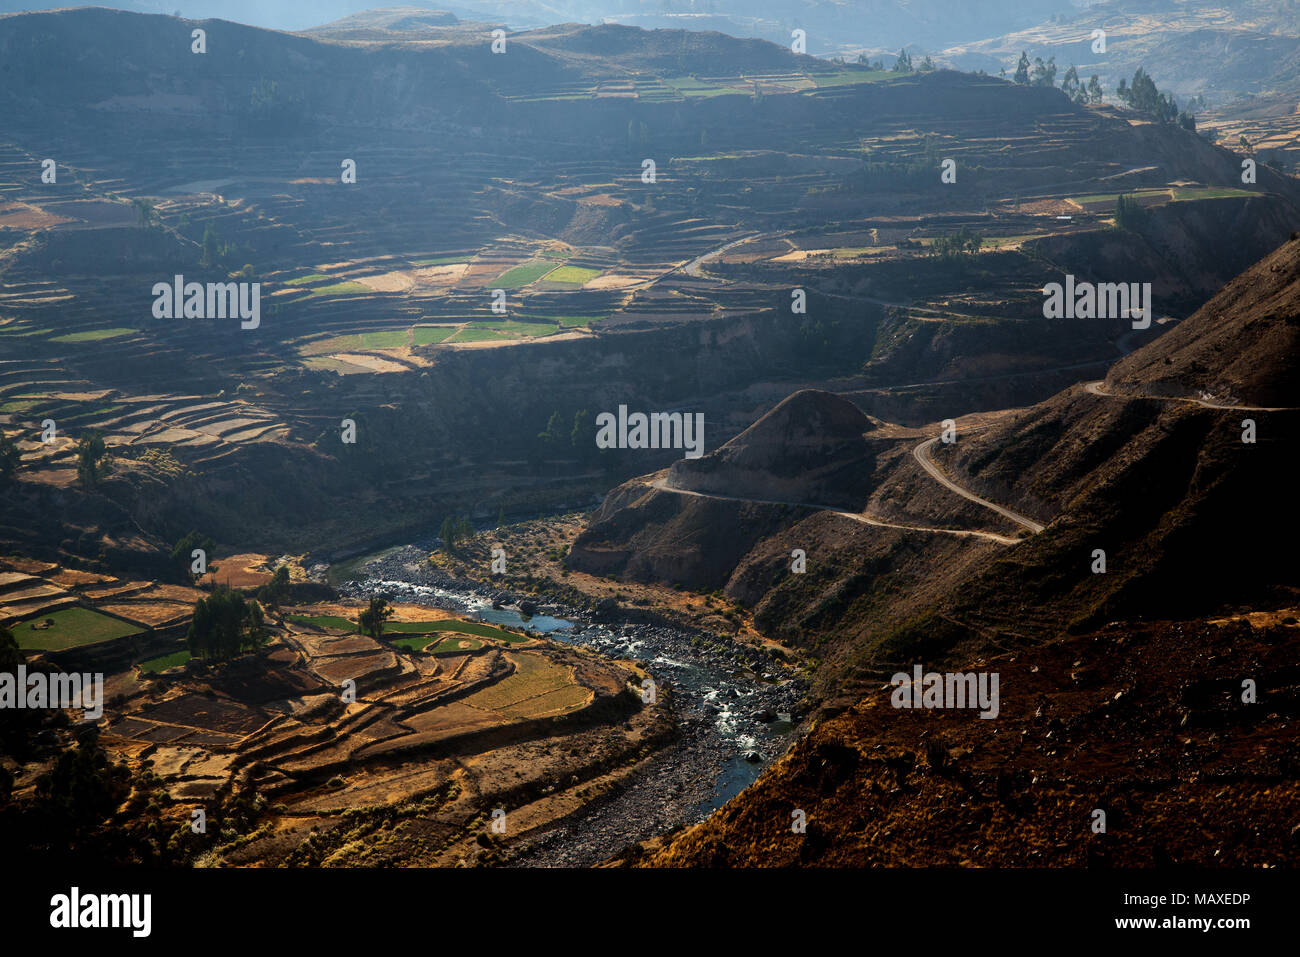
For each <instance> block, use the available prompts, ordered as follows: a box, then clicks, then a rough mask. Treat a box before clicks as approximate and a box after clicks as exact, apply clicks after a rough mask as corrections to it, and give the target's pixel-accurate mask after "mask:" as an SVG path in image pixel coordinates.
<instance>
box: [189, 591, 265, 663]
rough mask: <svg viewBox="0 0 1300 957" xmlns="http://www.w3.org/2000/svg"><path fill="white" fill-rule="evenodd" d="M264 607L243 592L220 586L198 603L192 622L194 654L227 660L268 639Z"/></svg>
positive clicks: (190, 644) (191, 651)
mask: <svg viewBox="0 0 1300 957" xmlns="http://www.w3.org/2000/svg"><path fill="white" fill-rule="evenodd" d="M263 622H264V619H263V615H262V606H261V605H259V604H258V603H257V602H256V601H249V600H247V599H246V598H244V595H243V593H242V592H239V591H236V590H235V589H233V588H229V587H221V586H218V587H217V588H216V589H215V590H213V592H212V594H211V595H209V596H208V597H207V598H200V599H199V600H198V601H197V602H195V604H194V618H193V620H192V621H191V622H190V630H189V634H188V635H187V636H186V641H187V642H188V643H189V648H190V654H191V655H192V656H193V657H195V658H205V659H209V660H215V661H225V660H227V659H229V658H234V657H235V656H236V655H238V654H240V653H241V652H243V651H251V650H252V649H254V648H257V647H258V646H259V645H261V643H262V642H263V641H264V640H265V638H266V632H265V628H264V624H263Z"/></svg>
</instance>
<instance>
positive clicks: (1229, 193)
mask: <svg viewBox="0 0 1300 957" xmlns="http://www.w3.org/2000/svg"><path fill="white" fill-rule="evenodd" d="M1173 192H1174V202H1176V203H1177V202H1184V201H1187V200H1197V199H1226V198H1228V197H1235V196H1254V195H1256V194H1255V193H1252V192H1251V191H1250V190H1248V189H1237V188H1235V187H1232V186H1206V187H1203V188H1202V187H1186V186H1175V187H1174V190H1173Z"/></svg>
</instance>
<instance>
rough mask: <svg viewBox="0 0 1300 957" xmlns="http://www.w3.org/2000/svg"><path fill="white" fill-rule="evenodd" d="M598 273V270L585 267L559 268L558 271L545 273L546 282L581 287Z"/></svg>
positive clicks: (599, 271)
mask: <svg viewBox="0 0 1300 957" xmlns="http://www.w3.org/2000/svg"><path fill="white" fill-rule="evenodd" d="M600 273H601V270H599V269H588V268H586V267H585V266H561V267H560V268H559V269H556V270H554V271H553V272H549V273H547V274H546V281H547V282H563V283H569V284H571V285H575V286H581V285H582V284H583V283H587V282H591V280H593V279H595V278H596V277H597V276H599V275H600Z"/></svg>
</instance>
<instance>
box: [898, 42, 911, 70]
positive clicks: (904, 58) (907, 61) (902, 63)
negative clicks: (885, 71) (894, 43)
mask: <svg viewBox="0 0 1300 957" xmlns="http://www.w3.org/2000/svg"><path fill="white" fill-rule="evenodd" d="M894 72H895V73H911V72H912V57H911V55H910V54H909V53H908V52H907V48H906V47H904V48H903V49H901V50H899V51H898V59H897V60H895V61H894Z"/></svg>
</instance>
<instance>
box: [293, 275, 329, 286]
mask: <svg viewBox="0 0 1300 957" xmlns="http://www.w3.org/2000/svg"><path fill="white" fill-rule="evenodd" d="M328 278H329V276H327V275H325V274H324V273H323V272H314V273H312V274H311V275H310V276H299V277H298V278H297V279H286V280H285V281H284V284H285V285H286V286H301V285H303V284H304V283H309V282H320V281H321V280H322V279H328Z"/></svg>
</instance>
